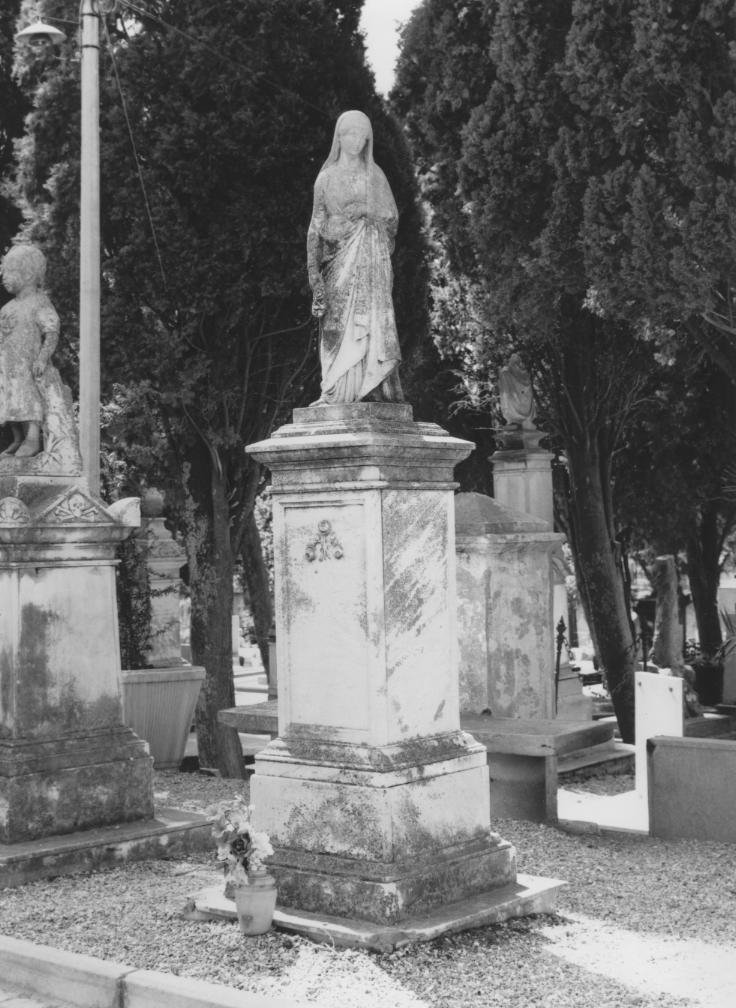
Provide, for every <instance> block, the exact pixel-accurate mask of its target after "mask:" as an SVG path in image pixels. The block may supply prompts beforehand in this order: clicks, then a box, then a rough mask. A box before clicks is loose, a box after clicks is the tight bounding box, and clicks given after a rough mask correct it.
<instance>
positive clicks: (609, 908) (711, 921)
mask: <svg viewBox="0 0 736 1008" xmlns="http://www.w3.org/2000/svg"><path fill="white" fill-rule="evenodd" d="M612 781H614V783H610V786H611V787H613V788H619V787H621V781H620V779H619V778H615V779H612ZM155 787H156V792H157V800H158V801H159V802H160V803H161V804H170V805H178V806H180V807H187V808H190V809H198V808H204V807H205V806H206V805H208V804H211V803H212V802H213V801H217V800H220V799H222V798H227V797H229V796H231V795H234V794H237V793H242V790H243V785H242V783H240V782H232V781H222V780H219V779H216V778H208V777H204V776H199V775H193V774H178V773H158V774H156V785H155ZM595 787H596V788H599V787H605V783H603V784H601V783H600V780H599V782H598V783H597V784H596V785H595ZM598 793H601V792H600V791H598ZM494 828H495V829H497V830H498V832H500V833H501V835H502V836H504V837H505V838H506V839H508V840H510V841H511V842H512V843H513V844H514V845H515V846H516V848H517V852H518V863H519V870H520V871H522V872H526V873H528V874H533V875H547V876H552V877H556V878H562V879H566V880H568V883H569V884H568V885H567V886H566V887H565V888H564V889H563V890H562V892H561V894H560V896H559V900H558V912H557V913H556V914H554V915H551V916H539V917H534V918H524V919H522V920H515V921H511V922H509V923H507V924H504V925H495V926H491V927H485V928H478V929H475V930H472V931H467V932H465V933H463V934H461V935H455V936H452V937H447V938H443V939H439V940H437V941H434V942H431V943H428V944H423V945H416V946H411V947H409V948H406V949H401V950H399V951H397V952H395V953H391V954H384V955H377V954H373V953H366V952H358V951H354V950H335V949H333V948H330V947H328V946H317V945H313V944H312V943H310V942H308V941H306V940H303V939H300V938H295V937H292V936H289V935H287V934H282V933H279V932H275V931H272V932H270V933H269V934H267V935H262V936H260V937H257V938H247V939H246V938H243V937H242V936H241V935H240V932H239V930H238V928H237V925H235V924H231V923H228V922H217V923H193V922H187V921H184V920H182V919H181V917H180V911H181V909H182V906H183V905H184V902H185V900H186V898H187V897H188V896H189V895H191V893H192V892H194V891H196V890H197V889H199V888H201V887H202V886H203V885H205V884H208V882H210V881H211V878H212V872H213V870H214V862H213V860H210V859H207V858H205V857H202V858H201V859H189V860H187V861H178V862H174V861H172V862H166V861H153V862H146V863H142V864H136V865H129V866H126V867H124V868H119V869H113V870H109V871H104V872H100V873H97V874H94V875H89V876H76V877H73V878H60V879H57V880H55V881H52V882H42V883H33V884H30V885H28V886H25V887H23V888H21V889H5V890H3V891H1V892H0V920H1V921H2V924H1V927H2V931H3V932H4V933H5V934H10V935H13V936H15V937H19V938H28V939H31V940H33V941H37V942H41V943H44V944H49V945H54V946H56V947H58V948H62V949H67V950H70V951H75V952H86V953H88V954H91V955H96V956H101V957H103V958H106V959H113V960H117V961H119V962H125V963H128V964H130V965H132V966H135V967H138V968H146V969H158V970H163V971H168V972H171V973H176V974H180V975H184V976H191V977H199V978H201V979H206V980H211V981H215V982H218V983H224V984H227V985H229V986H231V987H236V988H242V989H246V990H249V991H251V992H259V993H263V994H272V995H275V996H276V995H278V996H282V997H290V998H293V999H294V1000H295V1001H297V1002H299V1003H303V1004H304V1005H316V1006H320V1008H470V1006H473V1008H527V1006H529V1008H531V1006H535V1008H537V1006H539V1008H633V1006H637V1008H654V1006H657V1008H685V1006H699V1008H733V1006H734V1005H736V914H735V913H734V909H735V907H736V859H735V858H734V848H733V847H731V846H729V845H725V844H714V843H696V842H692V841H680V842H665V841H661V840H652V839H649V838H646V837H637V836H631V835H626V834H620V835H605V834H603V835H601V834H584V835H570V834H567V833H564V832H562V831H561V830H558V829H555V828H552V827H549V826H544V825H537V824H533V823H524V822H516V821H512V820H495V821H494Z"/></svg>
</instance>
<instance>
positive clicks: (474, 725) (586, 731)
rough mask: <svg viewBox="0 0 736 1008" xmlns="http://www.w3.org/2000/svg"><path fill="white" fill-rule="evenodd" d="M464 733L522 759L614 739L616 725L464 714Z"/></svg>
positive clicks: (461, 721) (555, 753)
mask: <svg viewBox="0 0 736 1008" xmlns="http://www.w3.org/2000/svg"><path fill="white" fill-rule="evenodd" d="M460 724H461V727H462V728H463V731H466V732H469V733H470V734H471V735H472V736H473V737H474V738H475V739H477V741H478V742H481V743H482V744H483V745H484V746H485V747H486V749H487V750H488V751H489V752H497V753H510V754H514V755H518V756H552V755H556V756H561V755H562V754H563V753H567V752H574V751H575V750H576V749H582V748H584V747H585V746H591V745H597V744H598V743H600V742H607V741H609V740H610V739H612V738H613V732H614V726H613V724H611V723H608V722H604V721H595V722H590V721H581V722H578V723H575V722H571V721H559V720H557V719H555V718H496V717H489V716H486V715H483V714H477V715H476V714H463V715H462V717H461V719H460Z"/></svg>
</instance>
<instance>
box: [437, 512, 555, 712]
mask: <svg viewBox="0 0 736 1008" xmlns="http://www.w3.org/2000/svg"><path fill="white" fill-rule="evenodd" d="M455 521H456V528H457V533H456V538H455V549H456V552H457V595H458V631H459V633H458V639H459V647H460V709H461V710H462V711H468V712H472V713H475V714H480V713H481V712H482V711H484V710H488V711H490V712H491V714H492V715H493V716H494V717H504V718H551V717H554V716H555V695H554V648H555V645H554V627H553V624H552V598H553V578H552V560H551V555H552V553H553V552H554V550H556V549H559V546H560V541H561V539H562V536H560V535H558V534H557V533H555V532H550V531H548V530H547V526H546V523H545V522H544V521H542V520H541V519H539V518H535V517H533V516H532V515H525V514H522V513H520V512H516V511H511V510H510V509H509V508H506V507H503V506H502V505H501V504H499V503H498V501H496V500H494V499H493V498H492V497H486V496H485V495H484V494H478V493H462V494H458V495H457V496H456V498H455Z"/></svg>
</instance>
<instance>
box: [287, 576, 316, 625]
mask: <svg viewBox="0 0 736 1008" xmlns="http://www.w3.org/2000/svg"><path fill="white" fill-rule="evenodd" d="M285 594H286V605H285V606H284V621H285V623H286V625H287V627H289V626H291V624H292V623H293V620H294V617H295V615H296V614H297V613H298V614H299V615H300V616H302V615H303V614H304V613H313V612H314V611H315V609H316V605H315V599H314V596H313V595H311V594H310V593H309V592H307V591H305V590H304V588H303V587H302V586H301V585H300V584H298V583H297V581H296V579H295V578H293V577H291V578H287V580H286V592H285Z"/></svg>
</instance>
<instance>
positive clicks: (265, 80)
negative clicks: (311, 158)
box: [120, 0, 332, 120]
mask: <svg viewBox="0 0 736 1008" xmlns="http://www.w3.org/2000/svg"><path fill="white" fill-rule="evenodd" d="M120 6H121V7H126V8H128V10H131V11H133V12H134V13H135V14H138V15H140V16H141V17H145V18H148V19H149V20H151V21H156V22H157V23H158V24H160V25H161V26H162V27H163V28H166V29H167V30H168V31H171V32H174V33H175V34H176V35H181V36H182V38H185V39H187V41H189V42H193V43H195V44H196V45H198V46H200V48H202V49H203V50H205V52H210V53H212V55H213V56H216V57H217V59H218V61H219V62H225V63H229V64H230V65H231V66H234V67H237V68H238V69H239V70H243V71H247V69H248V67H247V66H245V64H243V63H241V62H239V61H238V60H234V59H232V58H231V57H230V56H227V55H226V54H225V53H223V52H222V50H220V49H214V48H213V47H212V46H208V45H207V43H206V42H203V41H202V39H200V38H197V36H196V35H190V34H189V33H188V32H185V31H184V30H183V29H181V28H177V26H176V25H172V24H170V23H169V22H168V21H164V19H163V18H161V17H159V16H158V15H157V14H153V13H151V12H150V11H147V10H146V9H145V8H143V7H139V6H138V5H137V4H135V3H134V2H133V0H120ZM240 44H241V46H243V45H245V43H242V42H241V43H240ZM246 48H247V46H246ZM258 80H259V83H262V84H266V85H268V87H270V88H273V89H274V90H276V91H281V92H282V93H283V94H285V95H288V96H289V97H290V98H293V99H294V100H295V101H297V102H300V103H301V104H302V105H304V106H305V107H306V108H309V109H311V110H312V111H313V112H317V113H319V115H321V116H323V117H324V118H325V119H328V120H331V119H332V116H331V115H329V114H328V113H327V112H325V110H324V109H323V108H320V107H319V106H318V105H313V104H312V102H310V101H307V99H306V98H304V97H303V96H302V95H300V94H299V93H298V92H297V91H292V89H291V88H288V87H285V86H284V85H283V84H279V83H278V82H277V81H274V80H271V79H270V78H269V77H266V76H265V75H263V74H259V77H258Z"/></svg>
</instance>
